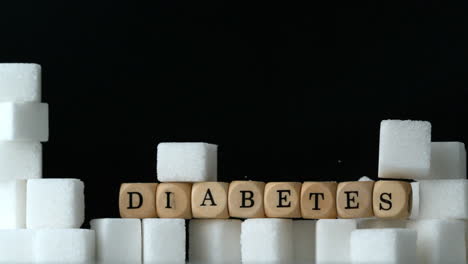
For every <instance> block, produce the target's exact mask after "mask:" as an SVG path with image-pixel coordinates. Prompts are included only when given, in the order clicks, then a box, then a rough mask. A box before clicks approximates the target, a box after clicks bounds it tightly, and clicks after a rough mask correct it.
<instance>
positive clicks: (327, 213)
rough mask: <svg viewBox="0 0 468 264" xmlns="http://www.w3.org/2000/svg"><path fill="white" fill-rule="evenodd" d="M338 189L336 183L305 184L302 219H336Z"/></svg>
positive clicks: (302, 191) (302, 197)
mask: <svg viewBox="0 0 468 264" xmlns="http://www.w3.org/2000/svg"><path fill="white" fill-rule="evenodd" d="M336 187H337V183H336V182H304V183H303V184H302V190H301V213H302V218H305V219H333V218H336Z"/></svg>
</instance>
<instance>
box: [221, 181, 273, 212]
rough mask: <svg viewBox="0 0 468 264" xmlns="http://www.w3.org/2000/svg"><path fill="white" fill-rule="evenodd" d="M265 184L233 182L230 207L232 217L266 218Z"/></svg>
mask: <svg viewBox="0 0 468 264" xmlns="http://www.w3.org/2000/svg"><path fill="white" fill-rule="evenodd" d="M264 191H265V183H264V182H258V181H233V182H231V184H230V185H229V193H228V205H229V214H230V215H231V217H238V218H264V217H265V209H264V206H263V194H264Z"/></svg>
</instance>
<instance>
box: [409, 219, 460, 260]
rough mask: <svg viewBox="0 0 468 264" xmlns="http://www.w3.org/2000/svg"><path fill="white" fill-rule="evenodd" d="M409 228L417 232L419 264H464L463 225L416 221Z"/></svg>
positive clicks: (454, 222)
mask: <svg viewBox="0 0 468 264" xmlns="http://www.w3.org/2000/svg"><path fill="white" fill-rule="evenodd" d="M409 227H410V228H412V229H415V230H416V231H417V232H418V238H417V256H418V259H419V263H424V264H440V263H452V264H460V263H462V264H463V263H466V247H465V246H466V245H465V223H464V221H460V220H435V219H431V220H418V221H412V222H411V223H410V224H409Z"/></svg>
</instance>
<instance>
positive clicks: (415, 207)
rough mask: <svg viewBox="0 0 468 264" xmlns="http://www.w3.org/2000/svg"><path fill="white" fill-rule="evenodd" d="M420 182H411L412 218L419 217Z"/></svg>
mask: <svg viewBox="0 0 468 264" xmlns="http://www.w3.org/2000/svg"><path fill="white" fill-rule="evenodd" d="M419 196H420V195H419V182H412V183H411V212H410V217H409V218H410V219H413V220H414V219H418V218H419V206H420V205H419Z"/></svg>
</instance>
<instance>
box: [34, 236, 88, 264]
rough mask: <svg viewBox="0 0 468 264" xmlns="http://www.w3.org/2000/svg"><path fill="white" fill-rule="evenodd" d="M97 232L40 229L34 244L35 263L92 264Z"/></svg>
mask: <svg viewBox="0 0 468 264" xmlns="http://www.w3.org/2000/svg"><path fill="white" fill-rule="evenodd" d="M95 251H96V247H95V232H94V230H87V229H39V230H38V231H37V235H36V240H35V243H34V255H35V263H86V264H88V263H91V262H92V261H94V260H95Z"/></svg>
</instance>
